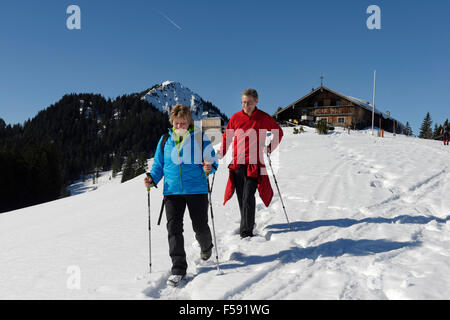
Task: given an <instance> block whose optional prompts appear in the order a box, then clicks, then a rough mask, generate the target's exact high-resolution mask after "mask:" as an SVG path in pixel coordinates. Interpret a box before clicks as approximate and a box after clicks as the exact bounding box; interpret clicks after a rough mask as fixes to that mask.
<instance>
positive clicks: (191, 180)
mask: <svg viewBox="0 0 450 320" xmlns="http://www.w3.org/2000/svg"><path fill="white" fill-rule="evenodd" d="M169 134H170V135H169V138H168V139H167V141H166V143H165V145H164V151H163V150H162V148H161V142H162V140H163V137H161V139H160V140H159V142H158V147H157V148H156V153H155V157H154V162H153V166H152V169H151V171H150V174H151V176H152V179H153V181H154V183H155V184H158V183H159V181H160V180H161V179H162V177H163V176H164V190H163V194H164V195H177V194H205V193H208V183H207V180H206V173H205V171H204V170H203V166H202V161H208V162H210V163H212V164H213V165H212V167H213V169H212V171H211V173H210V174H212V173H214V172H215V171H216V170H217V168H218V163H217V157H216V154H215V152H214V148H213V146H212V144H211V141H210V140H209V139H208V137H207V136H206V135H205V134H204V133H203V132H202V131H201V130H199V129H197V128H195V129H194V130H193V131H192V132H190V133H189V134H187V135H186V136H185V137H184V139H183V141H182V142H181V143H180V145H179V148H177V146H176V145H175V135H176V133H174V132H173V131H172V129H170V130H169ZM202 145H203V154H202V152H200V150H201V148H202ZM178 149H180V150H178Z"/></svg>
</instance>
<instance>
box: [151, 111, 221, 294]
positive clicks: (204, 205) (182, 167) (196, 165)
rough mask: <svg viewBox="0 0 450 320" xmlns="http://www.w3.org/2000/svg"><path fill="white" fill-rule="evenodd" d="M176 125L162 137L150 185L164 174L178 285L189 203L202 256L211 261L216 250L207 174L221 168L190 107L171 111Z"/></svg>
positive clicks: (171, 251)
mask: <svg viewBox="0 0 450 320" xmlns="http://www.w3.org/2000/svg"><path fill="white" fill-rule="evenodd" d="M170 122H171V123H172V125H173V128H171V129H170V130H169V136H168V137H167V136H166V138H164V136H163V137H161V139H160V141H159V143H158V147H157V148H156V153H155V157H154V162H153V166H152V169H151V171H150V177H147V178H145V180H144V182H145V185H146V186H147V187H149V186H153V185H157V184H158V182H159V181H160V180H161V179H162V177H164V191H163V194H164V205H165V209H166V216H167V231H168V238H169V254H170V257H171V259H172V275H171V276H170V277H169V279H168V281H167V282H168V284H169V285H175V286H176V285H177V284H178V283H179V282H180V281H181V280H182V279H183V278H184V276H185V275H186V269H187V262H186V253H185V251H184V238H183V216H184V211H185V209H186V206H187V207H188V209H189V215H190V217H191V220H192V227H193V230H194V232H195V238H196V239H197V241H198V242H199V244H200V249H201V252H200V257H201V259H203V260H208V259H209V257H210V256H211V253H212V247H213V244H212V237H211V230H210V229H209V226H208V183H207V178H206V176H207V175H208V174H211V173H214V172H215V170H217V167H218V164H217V158H216V155H215V152H214V149H213V147H212V144H211V142H210V140H209V139H208V137H207V136H206V135H205V134H203V132H202V131H201V130H200V129H198V128H196V127H194V121H193V119H192V114H191V111H190V109H189V107H186V106H183V105H176V106H175V107H174V108H173V109H172V111H171V113H170Z"/></svg>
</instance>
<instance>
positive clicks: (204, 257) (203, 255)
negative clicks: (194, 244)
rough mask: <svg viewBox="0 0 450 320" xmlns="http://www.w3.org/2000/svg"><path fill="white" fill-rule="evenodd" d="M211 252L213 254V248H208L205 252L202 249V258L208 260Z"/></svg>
mask: <svg viewBox="0 0 450 320" xmlns="http://www.w3.org/2000/svg"><path fill="white" fill-rule="evenodd" d="M211 254H212V248H210V249H209V250H207V251H205V252H203V251H201V252H200V258H201V259H202V260H203V261H206V260H208V259H209V258H210V257H211Z"/></svg>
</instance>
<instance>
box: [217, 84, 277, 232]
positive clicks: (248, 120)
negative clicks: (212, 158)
mask: <svg viewBox="0 0 450 320" xmlns="http://www.w3.org/2000/svg"><path fill="white" fill-rule="evenodd" d="M241 101H242V110H241V111H239V112H237V113H235V114H234V115H233V116H232V117H231V119H230V121H229V122H228V126H227V128H226V130H225V132H224V134H223V137H222V146H221V149H220V151H219V153H218V157H219V158H222V157H223V156H225V154H226V153H227V151H228V148H229V146H230V144H231V142H232V141H234V143H233V161H232V163H230V165H229V166H228V168H229V178H228V183H227V188H226V190H225V199H224V204H225V203H226V202H227V201H228V200H229V199H230V198H231V197H232V196H233V193H234V191H235V190H236V195H237V198H238V202H239V209H240V212H241V225H240V235H241V238H245V237H252V236H253V226H254V224H255V192H256V189H258V192H259V196H260V197H261V200H262V201H263V202H264V204H265V205H266V206H269V204H270V202H271V200H272V197H273V190H272V187H271V185H270V180H269V177H268V176H267V172H266V168H265V164H264V157H263V153H264V150H266V152H267V153H270V152H272V151H273V150H275V148H276V147H277V146H278V144H279V143H280V141H281V139H282V137H283V130H282V129H281V128H280V126H279V125H278V124H277V123H276V121H275V120H274V119H273V118H272V117H271V116H270V115H268V114H267V113H265V112H263V111H261V110H260V109H258V108H257V104H258V93H257V91H256V90H254V89H246V90H244V92H243V93H242V97H241ZM268 131H270V132H272V135H273V140H272V142H271V143H270V145H269V146H267V148H265V142H266V136H267V132H268ZM233 139H234V140H233Z"/></svg>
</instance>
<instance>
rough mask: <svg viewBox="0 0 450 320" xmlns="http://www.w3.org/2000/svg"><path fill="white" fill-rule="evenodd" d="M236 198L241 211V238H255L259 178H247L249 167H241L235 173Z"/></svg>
mask: <svg viewBox="0 0 450 320" xmlns="http://www.w3.org/2000/svg"><path fill="white" fill-rule="evenodd" d="M234 182H235V187H236V196H237V198H238V202H239V209H240V211H241V226H240V230H239V231H240V234H241V237H249V236H250V237H251V236H253V227H254V224H255V206H256V200H255V192H256V188H257V186H258V178H250V177H248V176H247V166H241V167H239V168H238V169H237V170H236V171H235V172H234Z"/></svg>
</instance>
